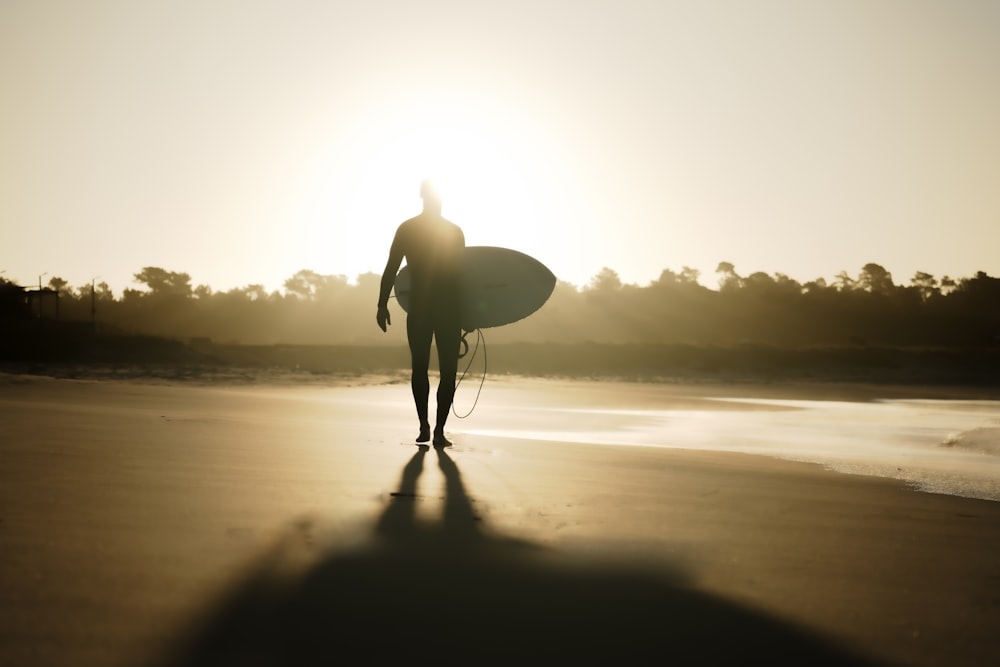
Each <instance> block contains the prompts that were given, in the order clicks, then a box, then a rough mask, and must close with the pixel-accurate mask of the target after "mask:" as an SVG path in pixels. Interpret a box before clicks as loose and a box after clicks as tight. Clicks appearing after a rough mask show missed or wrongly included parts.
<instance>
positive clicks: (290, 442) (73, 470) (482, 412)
mask: <svg viewBox="0 0 1000 667" xmlns="http://www.w3.org/2000/svg"><path fill="white" fill-rule="evenodd" d="M335 384H336V386H323V385H312V386H298V385H295V384H290V383H286V384H283V385H278V384H267V385H260V384H256V385H242V386H239V385H225V384H222V385H211V384H207V383H193V382H188V383H184V382H180V383H177V382H174V383H169V382H143V381H136V380H131V381H124V382H123V381H115V380H99V381H93V380H70V379H50V378H45V377H40V376H26V375H10V374H8V375H0V616H2V619H3V620H2V623H0V664H3V665H11V666H14V665H40V666H45V665H81V666H88V665H93V666H102V667H103V666H107V667H118V666H126V665H288V664H303V665H306V664H329V663H332V662H337V661H344V660H348V659H350V660H352V662H365V663H370V664H386V663H389V662H390V661H396V660H400V659H408V660H411V661H417V660H422V659H425V658H426V659H428V660H433V661H435V662H436V663H440V664H501V663H503V664H510V663H511V662H513V661H515V660H516V661H519V662H522V663H524V662H527V663H574V664H575V663H579V662H581V661H582V660H584V659H590V660H601V659H608V660H615V661H616V662H621V663H656V664H668V663H669V664H734V663H746V662H750V661H754V662H756V661H760V660H764V661H769V662H771V663H777V664H830V665H839V664H895V665H992V664H996V663H997V662H998V661H1000V635H998V633H997V629H998V628H1000V558H998V557H997V554H998V553H1000V503H998V502H994V501H990V500H981V499H974V498H964V497H957V496H954V495H945V494H937V493H925V492H920V491H918V490H915V489H914V488H912V486H911V485H908V484H906V483H905V482H902V481H899V480H892V479H885V478H878V477H871V476H863V475H848V474H842V473H838V472H831V471H830V470H827V469H825V468H824V467H823V466H820V465H817V464H810V463H801V462H793V461H787V460H781V459H779V458H774V457H770V456H758V455H750V454H746V453H738V452H723V451H709V450H698V449H688V448H664V447H655V446H637V445H629V444H619V445H615V446H609V445H602V444H594V443H581V442H573V441H567V439H565V438H564V439H561V440H560V439H554V438H545V437H538V438H531V437H524V435H523V433H522V435H521V436H520V437H506V436H504V435H503V433H502V430H503V429H502V428H500V426H504V425H506V426H507V427H509V428H511V429H518V430H520V431H522V432H523V431H528V430H536V431H538V432H544V431H545V429H552V430H559V429H560V428H561V427H560V425H559V424H553V423H552V421H553V420H554V419H556V417H554V416H553V415H561V417H560V418H561V419H567V420H581V419H586V420H594V422H593V423H594V424H595V427H594V428H597V427H598V426H600V427H601V428H605V427H606V428H607V429H612V428H621V429H625V428H627V427H628V424H622V423H620V422H621V421H622V420H623V419H627V418H628V414H627V413H625V414H624V416H623V414H622V411H621V410H620V409H621V408H643V407H655V408H656V409H658V410H670V409H676V410H688V409H696V410H697V411H698V414H699V415H707V417H705V418H706V419H711V415H712V414H715V413H718V414H720V415H721V414H722V413H726V414H727V415H728V417H727V418H728V419H733V418H739V416H740V415H741V414H746V415H750V414H752V413H753V412H754V411H760V410H775V411H776V410H788V409H789V408H787V407H786V406H781V405H767V404H751V403H743V402H739V401H729V402H726V401H718V400H714V399H715V398H717V397H725V396H726V395H728V396H730V397H733V396H737V397H747V396H750V395H754V394H756V395H759V396H766V397H771V398H773V397H776V396H778V397H783V398H789V399H795V398H826V397H827V396H826V394H827V393H829V392H831V391H833V390H831V389H830V388H829V387H827V388H825V389H824V388H822V387H820V388H813V389H810V390H808V392H807V393H809V396H803V392H805V391H806V390H803V389H802V388H796V387H777V388H776V387H773V386H771V387H754V386H745V385H744V386H739V387H712V386H708V385H697V386H685V385H670V386H665V385H651V384H627V383H612V382H584V381H575V382H559V381H555V380H550V381H547V380H528V379H519V378H498V379H490V380H488V381H487V385H486V386H485V387H484V390H483V393H482V395H481V396H480V397H479V401H480V402H479V404H478V405H477V406H476V409H475V411H474V412H473V414H472V415H470V416H469V418H467V419H464V420H458V419H454V418H453V420H452V423H450V424H449V425H450V427H451V428H450V429H449V432H450V433H451V435H452V437H453V439H454V441H455V446H454V447H452V448H450V449H447V450H443V451H438V450H434V449H427V448H421V447H417V446H415V445H414V443H413V441H412V438H413V436H414V435H415V429H414V422H415V420H414V418H413V416H412V414H411V413H412V406H411V403H410V399H409V389H408V387H407V386H406V385H405V384H403V383H400V382H399V381H394V382H388V383H386V382H382V381H377V380H375V379H365V378H358V379H354V380H350V379H343V380H342V381H340V382H338V383H335ZM463 389H467V388H463ZM909 391H911V393H912V397H919V396H920V392H919V390H915V389H912V390H909ZM834 393H837V394H838V396H837V398H838V399H839V400H846V399H847V398H849V396H845V395H843V394H845V393H847V394H851V393H852V392H851V391H848V390H847V389H845V388H843V387H841V388H839V389H836V391H834ZM853 394H854V395H855V398H857V399H858V400H869V399H871V398H874V397H878V394H879V390H878V389H872V388H868V389H864V390H858V391H855V392H853ZM474 397H475V395H474V392H472V393H469V392H468V391H466V393H464V394H460V397H459V405H458V408H459V410H460V411H461V410H468V409H469V408H470V407H471V404H472V400H473V399H474ZM550 404H559V405H560V406H561V407H562V408H565V410H562V411H557V412H546V411H541V410H534V411H532V410H527V409H526V408H525V406H544V405H550ZM604 409H613V410H610V411H608V412H602V410H604ZM615 410H617V411H615ZM994 414H995V413H994ZM574 415H575V416H574ZM588 423H589V422H588ZM577 427H578V428H579V424H577ZM588 428H589V427H588ZM563 430H565V429H563ZM765 435H766V434H765ZM664 444H669V443H664ZM352 656H360V657H357V658H354V657H352Z"/></svg>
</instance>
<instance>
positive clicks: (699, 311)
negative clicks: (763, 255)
mask: <svg viewBox="0 0 1000 667" xmlns="http://www.w3.org/2000/svg"><path fill="white" fill-rule="evenodd" d="M716 273H717V276H718V288H717V289H710V288H708V287H705V286H704V285H702V284H701V283H700V282H699V279H700V275H699V273H698V271H696V270H694V269H691V268H688V267H683V268H682V269H681V270H680V271H676V272H675V271H673V270H670V269H665V270H664V271H663V272H662V273H661V274H660V276H659V278H657V279H656V280H654V281H652V282H650V283H649V284H647V285H644V286H639V285H634V284H624V283H622V281H621V280H620V278H619V276H618V274H617V273H616V272H615V271H614V270H612V269H610V268H604V269H602V270H601V271H600V272H599V273H598V274H597V275H595V276H594V277H593V278H592V279H591V281H590V282H589V283H588V284H587V285H585V286H582V287H577V286H575V285H573V284H571V283H568V282H563V281H559V282H558V283H557V284H556V287H555V290H554V292H553V294H552V296H551V297H550V298H549V301H548V302H547V303H546V304H545V306H543V307H542V309H541V310H539V311H538V312H537V313H535V314H534V315H532V316H530V317H528V318H526V319H524V320H522V321H520V322H516V323H514V324H511V325H508V326H505V327H499V328H496V329H490V330H487V331H486V332H485V335H486V336H487V337H488V338H489V340H490V341H491V342H501V343H522V342H524V343H586V342H593V343H605V344H635V343H641V344H684V345H703V346H704V345H711V346H733V345H764V346H780V347H809V346H826V347H830V346H865V345H873V346H928V347H937V346H975V347H980V346H987V347H989V346H997V345H1000V278H995V277H992V276H989V275H987V274H986V273H985V272H982V271H979V272H977V273H976V274H974V275H973V276H971V277H966V278H959V279H953V278H949V277H947V276H945V277H942V278H940V279H938V278H936V277H935V276H933V275H930V274H928V273H924V272H917V273H916V274H915V275H914V276H913V277H911V278H910V280H909V281H908V282H907V283H906V284H897V283H896V282H895V281H894V280H893V277H892V275H891V273H890V272H889V271H887V270H886V269H885V268H883V267H882V266H881V265H879V264H875V263H869V264H866V265H865V266H863V267H862V268H861V270H860V271H859V272H858V273H857V274H856V275H851V274H848V273H847V272H841V273H840V274H838V275H837V276H836V278H835V279H834V280H833V281H831V282H827V281H825V280H823V279H817V280H814V281H810V282H807V283H800V282H798V281H796V280H793V279H792V278H790V277H788V276H787V275H784V274H781V273H775V274H767V273H763V272H757V273H751V274H749V275H746V276H742V275H740V274H739V273H738V272H737V270H736V267H735V266H734V265H733V264H732V263H729V262H721V263H720V264H719V265H718V268H717V271H716ZM134 277H135V281H136V283H138V284H140V285H141V287H140V288H138V289H126V290H124V292H123V293H122V295H121V297H120V298H116V297H115V296H114V294H113V293H112V292H111V290H110V288H109V286H108V285H107V284H106V283H98V284H88V285H83V286H79V287H71V286H70V285H68V284H67V282H66V281H65V280H62V279H61V278H58V277H54V278H52V279H50V281H49V283H48V286H47V288H46V289H47V293H48V294H50V295H53V296H54V294H55V293H58V295H59V311H58V317H59V319H60V321H79V322H93V323H94V324H95V325H96V327H97V329H98V331H105V332H122V333H128V334H143V335H154V336H164V337H171V338H178V339H184V340H191V339H201V340H210V341H213V342H217V343H227V344H243V345H273V344H291V345H378V344H390V343H391V344H398V343H400V342H401V341H402V340H404V339H405V326H404V321H405V320H404V317H403V315H402V312H401V310H400V309H399V308H398V306H396V305H395V304H392V303H391V304H390V309H391V310H392V312H393V314H394V315H395V316H396V317H395V318H394V319H395V325H394V326H393V328H392V329H390V334H389V335H386V334H383V333H382V332H381V331H379V330H378V328H377V327H376V325H375V301H376V299H377V295H378V288H379V275H377V274H375V273H365V274H362V275H360V276H358V277H357V279H356V281H354V282H351V281H349V280H348V279H347V278H346V277H345V276H342V275H323V274H319V273H316V272H314V271H310V270H302V271H299V272H298V273H296V274H295V275H294V276H292V277H291V278H289V279H288V280H286V281H285V282H284V289H283V290H275V291H271V292H268V291H267V290H265V289H264V288H263V287H262V286H261V285H248V286H246V287H243V288H238V289H231V290H227V291H213V290H212V289H211V288H210V287H208V286H207V285H197V286H193V285H192V283H191V278H190V276H189V275H188V274H187V273H183V272H175V271H169V270H166V269H163V268H160V267H145V268H143V269H142V270H141V271H139V272H138V273H136V274H135V276H134ZM42 296H44V294H43V295H42ZM37 300H38V299H36V301H37ZM41 301H42V303H43V304H44V303H45V300H44V299H41ZM37 305H38V304H37V303H34V302H33V301H32V299H31V298H30V297H29V296H27V292H26V291H25V290H24V289H22V288H20V287H17V286H16V285H14V284H13V283H11V282H10V281H7V280H3V279H0V312H2V316H3V318H4V320H6V321H7V322H8V323H11V322H17V321H23V322H30V321H37V320H38V315H39V313H38V312H34V311H33V308H37ZM42 317H43V319H46V318H47V319H51V318H53V317H54V312H53V310H52V308H51V307H49V306H46V310H45V311H44V312H43V314H42Z"/></svg>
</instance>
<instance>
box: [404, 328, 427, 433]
mask: <svg viewBox="0 0 1000 667" xmlns="http://www.w3.org/2000/svg"><path fill="white" fill-rule="evenodd" d="M433 333H434V330H433V328H432V327H431V326H430V323H429V322H428V321H427V320H426V318H421V317H414V316H413V315H409V316H408V317H407V318H406V340H407V342H408V343H409V345H410V390H411V391H412V392H413V403H414V405H415V406H416V408H417V418H418V419H419V420H420V434H419V435H418V436H417V442H427V441H428V440H430V439H431V425H430V423H429V422H428V420H427V399H428V397H429V395H430V391H431V385H430V380H428V378H427V369H428V367H429V366H430V363H431V337H432V336H433Z"/></svg>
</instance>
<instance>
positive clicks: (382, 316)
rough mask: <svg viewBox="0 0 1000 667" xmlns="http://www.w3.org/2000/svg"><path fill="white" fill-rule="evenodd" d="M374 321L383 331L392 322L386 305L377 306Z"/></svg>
mask: <svg viewBox="0 0 1000 667" xmlns="http://www.w3.org/2000/svg"><path fill="white" fill-rule="evenodd" d="M375 321H376V322H378V328H379V329H381V330H382V331H385V328H386V326H387V325H390V324H392V318H391V317H390V316H389V307H388V306H379V309H378V315H376V316H375Z"/></svg>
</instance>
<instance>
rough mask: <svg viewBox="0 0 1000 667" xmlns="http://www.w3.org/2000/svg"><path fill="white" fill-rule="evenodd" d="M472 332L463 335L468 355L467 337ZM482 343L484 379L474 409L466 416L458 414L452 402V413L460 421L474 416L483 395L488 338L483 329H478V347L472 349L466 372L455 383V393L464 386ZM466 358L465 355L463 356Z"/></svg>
mask: <svg viewBox="0 0 1000 667" xmlns="http://www.w3.org/2000/svg"><path fill="white" fill-rule="evenodd" d="M469 333H470V332H468V331H466V332H465V333H464V334H462V344H463V345H464V346H465V349H466V353H468V349H469V343H468V341H466V340H465V337H466V336H468V335H469ZM480 343H482V346H483V377H482V378H481V379H480V380H479V389H477V390H476V400H474V401H473V402H472V407H471V408H469V411H468V412H466V413H465V414H464V415H460V414H458V410H456V409H455V401H454V400H452V402H451V411H452V413H453V414H454V415H455V416H456V417H458V418H459V419H465V418H466V417H468V416H469V415H471V414H472V411H473V410H475V409H476V405H477V404H478V403H479V396H480V394H482V393H483V385H484V384H485V383H486V336H484V335H483V330H482V329H476V346H475V347H474V348H473V349H472V356H471V357H469V363H467V364H466V365H465V370H463V371H462V375H461V377H459V378H458V382H456V383H455V391H456V392H457V391H458V388H459V386H461V384H462V380H464V379H465V376H466V375H467V374H468V372H469V369H470V368H471V367H472V362H473V361H475V359H476V355H477V354H478V353H479V344H480ZM462 356H465V355H464V354H463V355H461V356H460V357H459V358H461V357H462Z"/></svg>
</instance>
